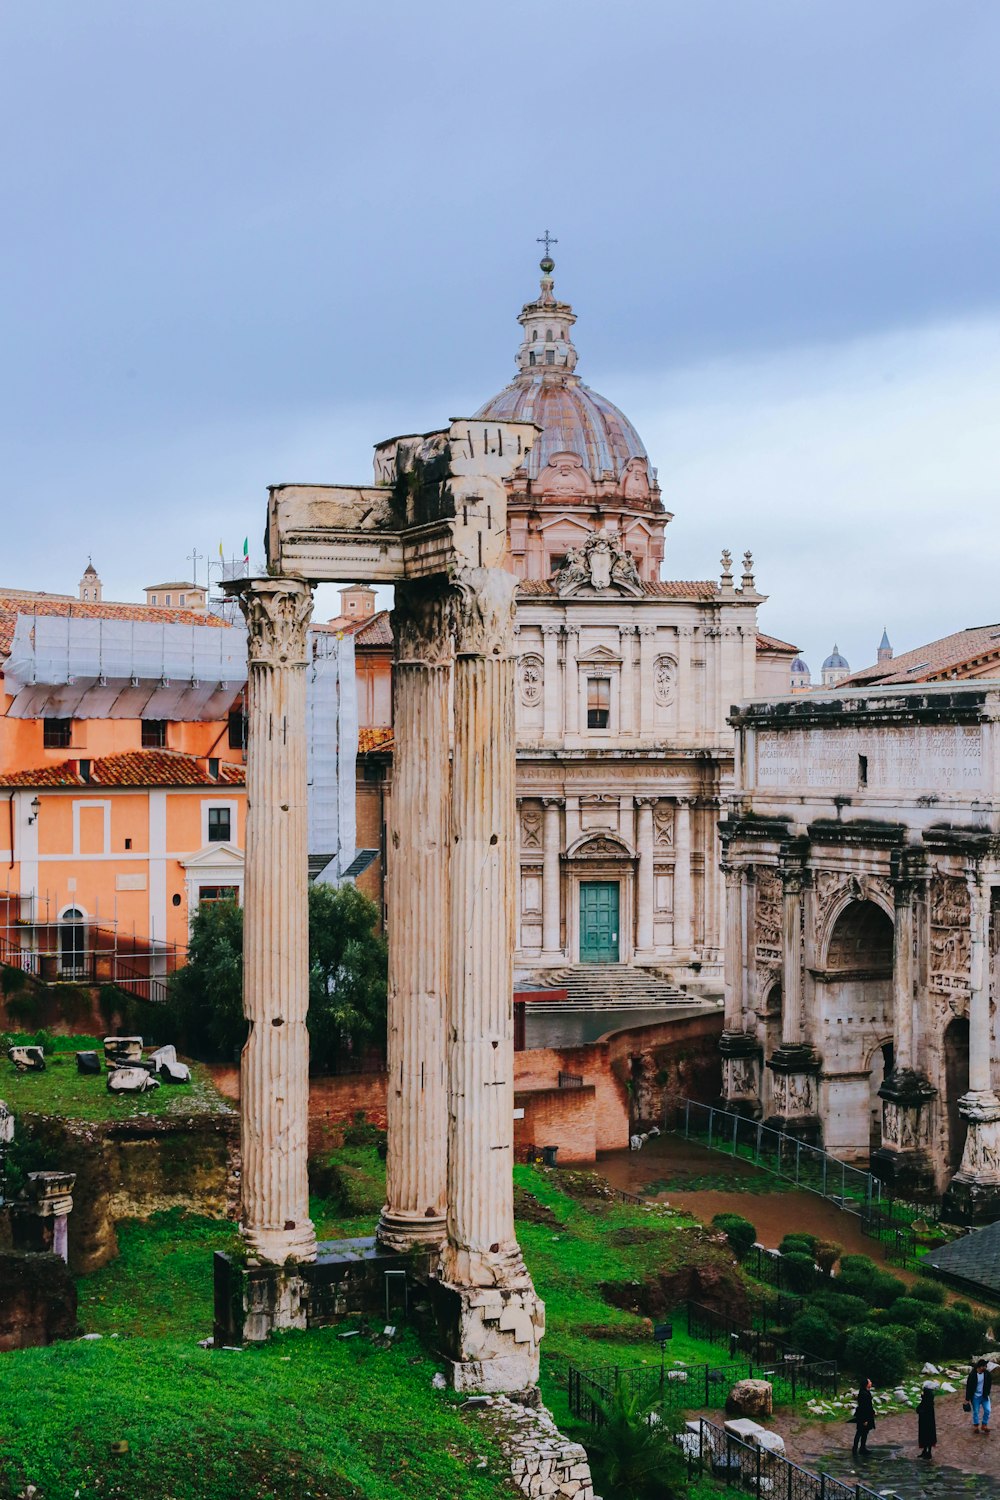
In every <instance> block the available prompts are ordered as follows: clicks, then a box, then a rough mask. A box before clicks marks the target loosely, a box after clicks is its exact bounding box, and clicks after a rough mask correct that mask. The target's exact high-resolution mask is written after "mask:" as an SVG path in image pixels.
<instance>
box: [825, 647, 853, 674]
mask: <svg viewBox="0 0 1000 1500" xmlns="http://www.w3.org/2000/svg"><path fill="white" fill-rule="evenodd" d="M850 670H851V669H850V667H849V666H848V664H847V662H846V661H845V660H844V658H843V657H842V656H841V654H840V652H839V651H838V650H837V648H836V646H834V648H833V650H832V651H831V653H830V655H829V656H828V657H827V659H826V661H825V662H824V663H823V671H824V672H828V671H834V672H838V671H844V672H849V671H850Z"/></svg>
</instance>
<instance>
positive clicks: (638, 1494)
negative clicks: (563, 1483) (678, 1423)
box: [587, 1380, 687, 1500]
mask: <svg viewBox="0 0 1000 1500" xmlns="http://www.w3.org/2000/svg"><path fill="white" fill-rule="evenodd" d="M595 1405H597V1406H598V1407H599V1409H600V1413H601V1418H602V1421H601V1423H600V1426H598V1427H596V1428H595V1429H594V1431H593V1432H592V1433H591V1435H590V1437H589V1438H588V1440H587V1453H588V1455H589V1457H590V1460H591V1464H592V1466H593V1470H594V1481H595V1484H596V1485H597V1486H598V1488H599V1489H600V1490H601V1492H602V1494H604V1495H605V1496H606V1497H607V1500H680V1496H681V1495H682V1494H683V1493H684V1491H685V1489H686V1488H687V1478H686V1466H685V1463H684V1459H683V1457H682V1456H681V1453H680V1450H679V1449H678V1448H677V1447H676V1445H675V1444H674V1442H673V1441H672V1439H671V1437H670V1435H669V1433H668V1431H667V1429H666V1428H664V1426H663V1425H662V1423H661V1420H660V1413H659V1411H658V1410H657V1409H656V1408H657V1405H658V1393H657V1395H654V1396H653V1398H652V1399H650V1398H649V1397H647V1396H644V1395H642V1394H641V1393H640V1392H639V1390H638V1388H637V1387H635V1386H632V1385H631V1384H629V1383H628V1382H627V1381H624V1380H623V1381H621V1382H619V1384H618V1385H617V1386H616V1387H615V1389H614V1391H612V1392H611V1394H610V1395H608V1396H605V1397H597V1398H595Z"/></svg>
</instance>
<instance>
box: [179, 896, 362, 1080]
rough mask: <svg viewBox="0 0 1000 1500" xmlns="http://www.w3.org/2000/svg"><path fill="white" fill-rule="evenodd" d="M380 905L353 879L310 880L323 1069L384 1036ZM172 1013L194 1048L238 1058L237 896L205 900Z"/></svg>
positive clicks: (312, 1002)
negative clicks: (378, 929) (348, 881)
mask: <svg viewBox="0 0 1000 1500" xmlns="http://www.w3.org/2000/svg"><path fill="white" fill-rule="evenodd" d="M377 916H378V910H377V908H376V906H375V904H374V902H372V901H369V899H368V897H367V896H363V895H362V894H361V892H360V891H359V890H357V889H356V887H354V886H353V885H343V886H340V887H339V888H338V889H336V890H335V889H334V888H333V887H331V886H328V885H312V886H310V887H309V1015H308V1026H309V1040H310V1056H311V1066H312V1069H313V1071H314V1072H317V1073H322V1072H325V1071H327V1070H329V1069H331V1068H332V1067H334V1066H335V1065H336V1063H337V1061H338V1060H339V1059H341V1058H343V1057H344V1056H345V1055H346V1056H351V1055H357V1054H358V1053H360V1052H361V1051H363V1050H364V1048H365V1047H366V1046H367V1045H368V1044H370V1043H372V1042H376V1043H379V1044H384V1041H385V1025H386V971H387V962H388V960H387V951H386V944H385V939H384V938H382V937H380V936H379V935H378V933H377V932H376V931H375V922H376V919H377ZM168 1006H169V1009H170V1013H171V1017H172V1020H173V1022H174V1024H175V1026H176V1028H177V1030H178V1032H179V1034H180V1036H181V1038H183V1042H184V1045H185V1046H186V1047H187V1049H188V1051H189V1052H193V1053H194V1054H195V1056H202V1055H204V1056H207V1057H222V1058H226V1059H229V1058H233V1057H235V1056H236V1055H238V1053H239V1051H240V1049H241V1048H242V1046H243V1043H244V1042H245V1040H246V1034H247V1023H246V1019H245V1018H244V1015H243V912H242V909H241V908H240V907H239V906H237V905H236V903H235V902H234V901H210V902H205V903H204V904H203V905H201V906H199V908H198V910H197V911H196V913H195V915H194V919H193V921H192V923H191V942H190V946H189V949H188V962H187V964H186V965H185V967H184V968H183V969H178V970H177V972H176V973H175V974H173V975H172V976H171V979H170V997H169V1001H168Z"/></svg>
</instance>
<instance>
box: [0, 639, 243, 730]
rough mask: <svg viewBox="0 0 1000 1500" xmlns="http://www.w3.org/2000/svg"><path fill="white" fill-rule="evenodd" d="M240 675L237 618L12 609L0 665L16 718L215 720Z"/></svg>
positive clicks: (240, 680)
mask: <svg viewBox="0 0 1000 1500" xmlns="http://www.w3.org/2000/svg"><path fill="white" fill-rule="evenodd" d="M246 678H247V637H246V630H245V629H243V628H242V626H234V627H233V628H231V629H226V628H224V627H222V626H217V625H167V624H156V623H154V622H152V621H146V620H109V619H92V618H89V617H84V616H82V615H31V614H24V615H18V618H17V624H16V626H15V628H14V639H13V642H12V643H11V648H10V656H9V657H8V659H7V662H6V664H5V666H4V679H5V686H6V688H7V691H8V692H9V693H11V694H13V697H14V701H13V703H12V704H11V706H10V709H9V710H8V712H9V714H10V716H11V717H12V718H15V719H38V718H49V717H53V718H65V719H72V718H77V719H176V720H187V721H191V720H197V719H221V718H224V717H225V715H226V714H227V713H228V711H229V709H230V707H231V706H232V703H233V701H234V699H235V698H236V697H237V695H238V694H239V692H240V690H241V688H242V687H243V685H244V683H245V682H246Z"/></svg>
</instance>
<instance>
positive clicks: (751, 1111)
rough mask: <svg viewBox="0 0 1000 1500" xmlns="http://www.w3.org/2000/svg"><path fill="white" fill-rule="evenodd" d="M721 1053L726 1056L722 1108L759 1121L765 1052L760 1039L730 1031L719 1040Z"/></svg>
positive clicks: (720, 1106) (743, 1032)
mask: <svg viewBox="0 0 1000 1500" xmlns="http://www.w3.org/2000/svg"><path fill="white" fill-rule="evenodd" d="M719 1051H720V1053H721V1054H722V1096H721V1098H720V1100H719V1108H720V1109H726V1110H729V1112H730V1113H731V1114H738V1115H743V1116H745V1117H746V1118H747V1119H748V1120H759V1119H760V1117H761V1113H762V1106H761V1102H760V1101H761V1081H762V1080H761V1067H762V1064H763V1050H762V1048H761V1045H760V1043H759V1042H758V1040H757V1038H756V1036H755V1035H754V1034H753V1033H752V1032H749V1031H729V1030H726V1031H724V1032H723V1033H722V1036H721V1037H720V1039H719Z"/></svg>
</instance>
